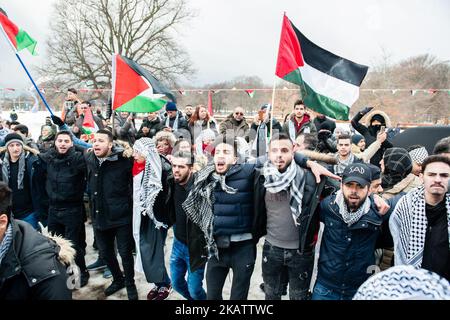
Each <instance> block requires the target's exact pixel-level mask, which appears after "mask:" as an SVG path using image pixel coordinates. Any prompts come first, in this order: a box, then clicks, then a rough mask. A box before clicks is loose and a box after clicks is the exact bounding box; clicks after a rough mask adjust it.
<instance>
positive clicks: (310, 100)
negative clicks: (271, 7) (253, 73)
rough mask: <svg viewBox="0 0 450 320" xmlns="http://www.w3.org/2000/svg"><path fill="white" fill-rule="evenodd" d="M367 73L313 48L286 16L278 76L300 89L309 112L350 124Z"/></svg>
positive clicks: (281, 40) (332, 54)
mask: <svg viewBox="0 0 450 320" xmlns="http://www.w3.org/2000/svg"><path fill="white" fill-rule="evenodd" d="M367 70H368V67H367V66H364V65H361V64H357V63H354V62H352V61H350V60H347V59H344V58H342V57H339V56H337V55H335V54H334V53H331V52H329V51H327V50H325V49H323V48H321V47H319V46H318V45H316V44H314V43H313V42H311V41H310V40H308V39H307V38H306V37H305V36H304V35H303V34H302V33H301V32H300V31H299V30H298V29H297V28H296V27H295V26H294V25H293V24H292V22H291V21H290V20H289V19H288V17H287V16H286V15H284V17H283V26H282V29H281V37H280V45H279V49H278V59H277V67H276V71H275V74H276V75H277V76H278V77H280V78H282V79H284V80H286V81H289V82H292V83H295V84H297V85H299V86H300V91H301V94H302V98H303V101H304V103H305V105H306V106H307V107H308V108H310V109H312V110H314V111H316V112H320V113H322V114H325V115H327V116H329V117H332V118H334V119H338V120H348V117H349V111H350V107H351V106H352V105H353V103H355V101H356V100H358V97H359V87H360V86H361V83H362V81H363V79H364V77H365V76H366V74H367Z"/></svg>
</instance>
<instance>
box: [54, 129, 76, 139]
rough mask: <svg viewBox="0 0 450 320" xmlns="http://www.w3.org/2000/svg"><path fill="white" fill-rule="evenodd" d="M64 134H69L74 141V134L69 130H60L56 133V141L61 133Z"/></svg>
mask: <svg viewBox="0 0 450 320" xmlns="http://www.w3.org/2000/svg"><path fill="white" fill-rule="evenodd" d="M63 134H65V135H67V136H69V137H70V140H71V141H73V137H72V134H71V133H70V132H69V131H67V130H61V131H58V132H57V133H56V135H55V141H56V139H58V137H59V136H61V135H63Z"/></svg>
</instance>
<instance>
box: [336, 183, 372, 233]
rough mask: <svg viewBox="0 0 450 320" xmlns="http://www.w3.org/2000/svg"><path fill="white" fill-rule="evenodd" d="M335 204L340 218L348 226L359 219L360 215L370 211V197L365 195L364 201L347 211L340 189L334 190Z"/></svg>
mask: <svg viewBox="0 0 450 320" xmlns="http://www.w3.org/2000/svg"><path fill="white" fill-rule="evenodd" d="M335 202H336V204H337V205H338V207H339V213H340V214H341V216H342V220H344V222H345V223H346V224H347V225H348V226H349V227H350V226H351V225H352V224H354V223H356V222H358V221H359V219H361V217H362V216H363V215H365V214H367V213H368V212H369V211H370V204H371V202H370V198H369V197H366V200H365V201H364V203H363V204H362V205H361V206H360V207H359V208H358V209H357V210H356V211H348V207H347V204H346V203H345V199H344V193H343V192H342V190H338V191H337V192H336V200H335Z"/></svg>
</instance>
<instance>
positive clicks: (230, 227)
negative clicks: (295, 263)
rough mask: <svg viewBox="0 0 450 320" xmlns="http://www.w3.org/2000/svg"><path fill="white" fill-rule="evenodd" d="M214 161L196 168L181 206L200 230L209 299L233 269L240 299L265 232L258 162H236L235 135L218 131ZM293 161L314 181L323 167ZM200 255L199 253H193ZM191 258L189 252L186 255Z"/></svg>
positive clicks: (323, 171)
mask: <svg viewBox="0 0 450 320" xmlns="http://www.w3.org/2000/svg"><path fill="white" fill-rule="evenodd" d="M215 146H216V147H215V154H214V162H213V163H212V164H210V165H207V166H206V167H204V168H203V169H201V170H200V171H198V172H197V173H196V176H195V179H194V182H193V187H192V189H191V191H190V193H189V195H188V197H187V198H186V201H185V202H183V205H182V207H183V209H184V211H185V212H186V215H187V216H188V218H189V219H191V221H192V222H193V223H194V224H196V225H197V226H198V227H199V228H200V229H201V231H202V232H203V234H204V237H205V241H206V247H207V249H208V258H209V260H208V264H207V270H206V284H207V290H206V292H207V298H208V300H222V299H223V296H222V290H223V286H224V283H225V280H226V278H227V275H228V273H229V271H230V269H231V270H232V271H233V280H232V281H233V284H232V286H231V294H230V299H231V300H245V299H247V296H248V290H249V287H250V279H251V276H252V273H253V269H254V265H255V259H256V244H257V243H258V240H259V238H260V237H261V236H263V235H264V233H265V231H266V230H265V221H264V217H263V214H262V213H263V212H265V208H264V206H265V201H263V199H264V192H263V185H262V184H260V183H259V181H260V178H261V172H260V170H259V169H258V167H259V166H260V165H261V164H262V163H263V162H264V161H265V160H266V158H264V157H263V158H262V159H258V161H257V163H237V162H238V154H237V140H236V139H235V137H234V136H228V137H227V136H219V137H217V138H216V141H215ZM295 162H296V163H297V164H299V165H300V166H301V167H302V168H311V170H312V171H313V173H314V175H315V177H316V181H317V180H319V181H320V175H321V174H325V175H327V176H332V177H335V176H334V175H332V174H331V173H330V172H329V171H328V170H326V169H325V168H323V167H322V166H320V165H318V164H317V163H315V162H312V161H309V160H307V158H305V157H304V156H302V155H300V154H297V155H296V157H295ZM196 255H197V256H198V255H201V252H196ZM190 258H192V256H191V257H190Z"/></svg>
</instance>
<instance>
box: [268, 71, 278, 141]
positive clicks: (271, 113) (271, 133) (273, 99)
mask: <svg viewBox="0 0 450 320" xmlns="http://www.w3.org/2000/svg"><path fill="white" fill-rule="evenodd" d="M276 81H277V79H276V78H275V77H274V79H273V89H272V105H271V106H272V107H271V110H270V138H271V139H272V136H273V131H272V129H273V128H272V127H273V109H274V104H275V87H276Z"/></svg>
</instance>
